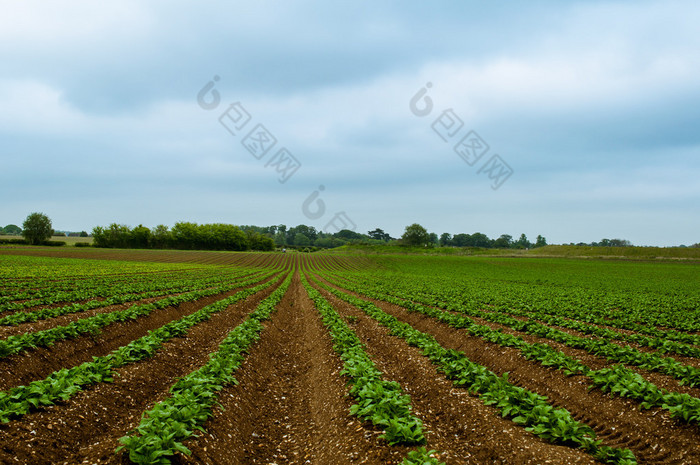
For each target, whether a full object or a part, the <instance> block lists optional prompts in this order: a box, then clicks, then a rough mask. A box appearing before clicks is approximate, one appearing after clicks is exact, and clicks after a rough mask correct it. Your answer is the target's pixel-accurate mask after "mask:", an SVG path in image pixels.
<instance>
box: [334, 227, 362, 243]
mask: <svg viewBox="0 0 700 465" xmlns="http://www.w3.org/2000/svg"><path fill="white" fill-rule="evenodd" d="M333 237H336V238H338V239H342V240H344V241H353V240H354V241H361V240H364V239H367V237H365V236H363V235H362V234H360V233H356V232H355V231H350V230H349V229H341V230H340V231H338V232H337V233H335V234H333Z"/></svg>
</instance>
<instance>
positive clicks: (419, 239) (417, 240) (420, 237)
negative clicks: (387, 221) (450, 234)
mask: <svg viewBox="0 0 700 465" xmlns="http://www.w3.org/2000/svg"><path fill="white" fill-rule="evenodd" d="M401 241H402V243H403V244H404V245H417V246H426V245H428V244H430V234H428V231H427V230H426V229H425V228H424V227H423V226H421V225H419V224H418V223H413V224H412V225H410V226H406V230H405V231H404V233H403V236H401Z"/></svg>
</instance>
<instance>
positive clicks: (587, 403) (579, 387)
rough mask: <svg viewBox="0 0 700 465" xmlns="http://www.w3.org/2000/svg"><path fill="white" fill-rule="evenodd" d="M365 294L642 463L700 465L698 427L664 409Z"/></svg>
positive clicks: (699, 429)
mask: <svg viewBox="0 0 700 465" xmlns="http://www.w3.org/2000/svg"><path fill="white" fill-rule="evenodd" d="M351 294H352V293H351ZM355 295H356V294H355ZM362 298H363V299H365V300H370V301H372V302H373V303H374V304H375V305H377V306H378V307H380V308H381V309H382V310H384V311H385V312H387V313H389V314H391V315H393V316H395V317H396V318H398V319H399V320H401V321H404V322H406V323H409V324H411V325H412V326H413V327H414V328H416V329H418V330H420V331H423V332H426V333H429V334H431V335H433V336H434V337H435V338H436V340H437V341H438V342H439V343H440V344H441V345H443V346H444V347H446V348H450V349H455V350H460V351H462V352H464V353H465V354H466V356H467V357H468V358H469V359H470V360H472V361H474V362H476V363H479V364H481V365H484V366H486V367H488V368H489V369H490V370H492V371H493V372H495V373H497V374H499V375H502V374H503V373H506V372H507V373H509V380H510V381H511V382H512V383H514V384H516V385H518V386H521V387H524V388H527V389H530V390H532V391H534V392H537V393H539V394H541V395H545V396H547V397H548V398H549V399H550V402H551V403H552V404H553V405H556V406H558V407H563V408H566V409H567V410H569V411H570V412H571V413H572V415H573V416H574V417H575V418H576V419H577V420H579V421H583V422H585V423H587V424H589V425H590V426H591V427H592V428H593V429H594V430H595V431H596V433H597V434H598V436H599V437H600V438H601V439H603V440H604V441H605V443H606V444H607V445H611V446H616V447H628V448H630V449H631V450H632V451H633V452H634V453H635V455H636V456H637V459H638V460H639V463H667V464H678V465H681V464H683V465H688V464H700V447H699V446H698V438H699V437H700V436H699V434H700V428H698V426H697V425H687V424H682V423H680V422H678V421H676V420H674V419H672V418H671V417H670V415H669V414H668V413H666V412H663V411H661V410H659V409H652V410H649V411H640V410H639V404H638V403H637V402H635V401H632V400H629V399H622V398H619V397H616V398H611V397H610V396H608V395H606V394H604V393H602V392H600V391H598V390H589V389H588V385H589V383H588V382H586V380H585V379H583V378H582V377H581V376H571V377H566V376H564V375H563V374H562V373H560V372H558V371H557V370H554V369H552V368H547V367H544V366H542V365H541V364H539V363H538V362H532V361H529V360H527V359H525V358H524V357H522V356H521V355H520V353H519V351H518V350H516V349H512V348H504V347H501V346H498V345H496V344H492V343H488V342H485V341H483V340H482V339H481V338H477V337H474V336H470V335H468V334H467V333H466V331H464V330H457V329H454V328H450V327H449V326H447V325H445V324H443V323H440V322H438V321H436V320H433V319H431V318H429V317H426V316H424V315H422V314H419V313H411V312H408V311H407V310H406V309H404V308H402V307H398V306H395V305H393V304H389V303H386V302H382V301H377V300H373V299H367V298H366V297H362ZM587 419H595V421H594V422H590V421H587ZM608 439H611V440H612V441H610V442H608Z"/></svg>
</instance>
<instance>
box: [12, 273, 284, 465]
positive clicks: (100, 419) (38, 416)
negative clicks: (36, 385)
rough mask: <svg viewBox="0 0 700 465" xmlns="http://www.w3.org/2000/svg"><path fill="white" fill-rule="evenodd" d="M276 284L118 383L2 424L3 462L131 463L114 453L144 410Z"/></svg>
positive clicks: (126, 370) (130, 368)
mask: <svg viewBox="0 0 700 465" xmlns="http://www.w3.org/2000/svg"><path fill="white" fill-rule="evenodd" d="M275 287H276V285H275V286H271V287H270V288H267V289H265V290H263V291H261V292H259V293H257V294H256V295H254V296H251V297H249V298H248V299H246V300H245V301H242V302H238V303H237V304H236V305H233V306H231V307H229V308H228V309H226V310H224V311H222V312H219V313H216V314H214V315H213V316H212V318H211V319H210V320H208V321H206V322H203V323H201V324H199V325H196V326H195V327H193V328H191V329H190V331H189V332H188V334H187V335H186V336H185V337H183V338H176V339H173V340H171V341H169V342H167V343H165V344H164V345H163V347H162V348H161V350H160V351H158V353H157V354H156V355H155V356H154V357H152V358H150V359H147V360H144V361H141V362H139V363H135V364H130V365H127V366H125V367H122V368H120V369H118V370H117V373H118V377H116V378H115V382H114V383H100V384H98V385H96V386H93V387H89V388H87V389H86V390H85V391H83V392H81V393H79V394H77V395H76V396H75V397H73V398H72V399H70V400H69V401H67V402H65V403H62V404H61V405H57V406H54V407H50V408H46V409H43V410H40V411H37V412H35V413H31V414H28V415H25V416H24V417H22V418H20V419H18V420H16V421H13V422H10V423H9V424H7V425H4V426H1V427H0V431H1V432H2V433H1V434H0V463H3V464H5V463H7V464H12V463H22V464H29V463H31V464H36V465H39V464H76V463H90V464H105V463H123V462H124V463H127V462H128V461H127V462H125V459H124V457H123V456H122V455H116V454H115V453H114V450H115V449H116V448H117V447H118V446H119V442H118V440H119V438H120V437H122V436H123V435H125V434H126V433H127V432H128V431H129V430H131V429H133V428H135V427H136V426H138V423H139V421H140V419H141V414H142V412H143V411H145V410H148V409H149V408H151V407H152V406H153V405H154V404H155V403H156V402H158V401H160V400H162V399H163V398H164V397H165V396H166V395H167V392H168V389H169V388H170V386H171V385H172V384H173V383H174V382H175V381H176V380H177V379H178V378H180V377H182V376H184V375H186V374H188V373H190V372H191V371H193V370H196V369H197V368H198V367H200V366H202V365H203V364H204V363H206V361H207V360H208V359H209V354H210V353H212V352H215V351H216V350H217V347H218V345H219V344H220V342H221V341H222V340H223V338H224V337H226V335H227V334H228V332H229V331H231V330H232V329H233V328H234V327H235V326H237V325H238V324H240V323H241V322H242V321H243V319H244V317H245V316H246V315H247V314H249V313H250V312H251V311H252V310H253V309H254V308H255V306H256V305H257V304H258V303H259V302H260V301H261V300H262V299H264V298H265V297H267V296H268V295H269V294H271V293H272V291H273V289H274V288H275ZM222 297H223V296H219V298H222ZM208 300H210V299H208ZM201 304H202V302H201V301H198V302H197V305H198V306H199V307H201V306H203V305H201Z"/></svg>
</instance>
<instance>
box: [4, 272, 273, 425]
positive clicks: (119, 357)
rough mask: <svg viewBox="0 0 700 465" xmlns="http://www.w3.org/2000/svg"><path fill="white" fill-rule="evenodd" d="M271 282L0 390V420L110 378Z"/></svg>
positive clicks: (59, 399)
mask: <svg viewBox="0 0 700 465" xmlns="http://www.w3.org/2000/svg"><path fill="white" fill-rule="evenodd" d="M273 282H274V280H270V281H268V282H266V283H263V284H260V285H258V286H255V287H252V288H249V289H244V290H242V291H239V292H237V293H236V294H234V295H232V296H230V297H227V298H225V299H222V300H219V301H217V302H215V303H213V304H211V305H207V306H206V307H204V308H201V309H199V310H198V311H196V312H194V313H192V314H190V315H187V316H185V317H182V318H180V319H178V320H175V321H172V322H170V323H167V324H165V325H163V326H161V327H160V328H158V329H155V330H153V331H150V332H149V333H148V334H147V335H146V336H143V337H141V338H139V339H136V340H134V341H132V342H131V343H129V344H127V345H125V346H122V347H120V348H118V349H116V350H114V351H112V352H111V353H110V354H108V355H105V356H102V357H93V360H92V361H91V362H85V363H83V364H81V365H78V366H75V367H72V368H63V369H61V370H58V371H55V372H54V373H52V374H51V375H49V376H48V377H47V378H46V379H43V380H38V381H34V382H31V383H29V384H28V385H26V386H19V387H16V388H13V389H10V390H8V391H4V392H0V422H2V423H7V422H8V421H10V420H11V419H13V418H17V417H20V416H22V415H25V414H26V413H28V412H29V411H30V410H31V409H33V408H38V407H41V406H48V405H53V404H55V403H56V402H58V401H65V400H67V399H69V398H70V397H72V396H73V395H75V394H76V393H77V392H79V391H80V390H81V389H82V388H84V387H85V386H88V385H92V384H97V383H101V382H111V381H113V377H114V370H115V369H117V368H119V367H123V366H125V365H127V364H130V363H134V362H137V361H139V360H143V359H144V358H147V357H151V356H153V355H154V354H155V353H156V352H157V351H158V350H159V349H160V348H161V346H162V345H163V344H164V343H165V342H167V341H169V340H170V339H172V338H174V337H179V336H183V335H184V334H186V333H187V331H188V330H189V329H190V328H191V327H193V326H195V325H197V324H199V323H201V322H203V321H206V320H208V319H210V318H211V316H212V315H213V314H214V313H216V312H219V311H221V310H224V309H226V308H227V307H228V306H230V305H233V304H234V303H236V302H238V301H240V300H243V299H245V298H247V297H248V296H250V295H253V294H255V293H257V292H259V291H261V290H263V289H265V288H267V287H269V286H271V285H272V284H273Z"/></svg>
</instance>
